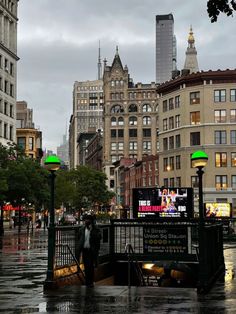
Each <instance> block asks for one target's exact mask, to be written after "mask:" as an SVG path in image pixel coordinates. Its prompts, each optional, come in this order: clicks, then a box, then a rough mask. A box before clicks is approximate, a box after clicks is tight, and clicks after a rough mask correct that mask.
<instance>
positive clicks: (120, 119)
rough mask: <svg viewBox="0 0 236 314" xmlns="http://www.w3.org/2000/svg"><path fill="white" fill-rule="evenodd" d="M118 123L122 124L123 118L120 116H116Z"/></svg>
mask: <svg viewBox="0 0 236 314" xmlns="http://www.w3.org/2000/svg"><path fill="white" fill-rule="evenodd" d="M118 125H124V119H123V118H122V117H119V118H118Z"/></svg>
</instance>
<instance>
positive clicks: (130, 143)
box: [129, 142, 138, 150]
mask: <svg viewBox="0 0 236 314" xmlns="http://www.w3.org/2000/svg"><path fill="white" fill-rule="evenodd" d="M137 148H138V145H137V142H129V149H130V150H137Z"/></svg>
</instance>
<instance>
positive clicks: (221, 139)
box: [215, 131, 226, 144]
mask: <svg viewBox="0 0 236 314" xmlns="http://www.w3.org/2000/svg"><path fill="white" fill-rule="evenodd" d="M215 144H226V131H215Z"/></svg>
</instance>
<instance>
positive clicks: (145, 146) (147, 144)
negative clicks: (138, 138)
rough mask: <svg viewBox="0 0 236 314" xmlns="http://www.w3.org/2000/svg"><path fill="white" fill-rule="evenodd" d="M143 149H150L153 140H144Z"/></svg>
mask: <svg viewBox="0 0 236 314" xmlns="http://www.w3.org/2000/svg"><path fill="white" fill-rule="evenodd" d="M143 149H144V150H150V149H151V142H150V141H143Z"/></svg>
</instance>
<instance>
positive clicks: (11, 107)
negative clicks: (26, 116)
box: [10, 105, 13, 118]
mask: <svg viewBox="0 0 236 314" xmlns="http://www.w3.org/2000/svg"><path fill="white" fill-rule="evenodd" d="M10 117H11V118H13V105H10Z"/></svg>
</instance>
